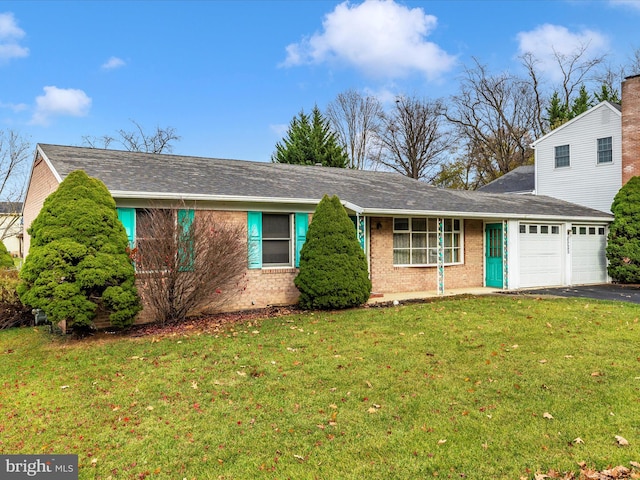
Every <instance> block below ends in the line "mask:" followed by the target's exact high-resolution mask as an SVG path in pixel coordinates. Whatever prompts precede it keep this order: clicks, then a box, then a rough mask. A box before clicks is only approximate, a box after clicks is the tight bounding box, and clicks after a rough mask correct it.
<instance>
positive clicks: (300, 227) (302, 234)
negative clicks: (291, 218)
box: [295, 213, 309, 267]
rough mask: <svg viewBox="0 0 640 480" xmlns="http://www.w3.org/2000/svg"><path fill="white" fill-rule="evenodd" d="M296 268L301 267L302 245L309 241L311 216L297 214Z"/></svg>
mask: <svg viewBox="0 0 640 480" xmlns="http://www.w3.org/2000/svg"><path fill="white" fill-rule="evenodd" d="M295 221H296V264H295V265H296V267H299V266H300V251H301V250H302V245H304V242H306V240H307V230H308V228H309V214H308V213H296V220H295Z"/></svg>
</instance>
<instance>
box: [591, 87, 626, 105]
mask: <svg viewBox="0 0 640 480" xmlns="http://www.w3.org/2000/svg"><path fill="white" fill-rule="evenodd" d="M593 98H595V99H596V100H597V101H598V102H604V101H608V102H611V103H618V104H619V103H620V97H619V96H618V91H617V90H616V89H613V90H612V89H610V88H609V87H608V86H607V85H606V84H605V83H603V84H602V87H601V88H600V91H599V92H595V93H594V94H593Z"/></svg>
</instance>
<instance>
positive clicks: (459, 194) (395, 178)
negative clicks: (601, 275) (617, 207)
mask: <svg viewBox="0 0 640 480" xmlns="http://www.w3.org/2000/svg"><path fill="white" fill-rule="evenodd" d="M38 151H39V152H40V154H41V155H42V156H43V158H44V160H45V161H46V162H47V163H48V165H49V167H50V168H51V170H52V172H53V174H54V175H55V176H56V178H57V179H58V181H62V180H63V179H64V178H65V177H66V176H67V175H68V174H69V173H71V172H72V171H74V170H84V171H85V172H86V173H87V174H88V175H89V176H92V177H96V178H99V179H100V180H102V182H104V183H105V185H106V186H107V188H108V189H109V191H110V192H111V194H112V195H113V196H114V198H116V199H149V200H154V199H156V200H157V199H182V200H188V201H192V200H198V201H217V202H227V203H230V202H245V203H247V202H259V203H271V204H307V205H309V206H310V207H309V208H310V211H312V209H313V208H315V207H314V206H315V205H316V204H317V203H318V202H319V201H320V200H321V199H322V197H323V196H324V195H325V194H328V195H338V197H339V198H340V200H341V201H342V202H343V203H345V206H346V207H347V208H349V209H351V210H353V211H355V212H358V213H360V214H368V215H399V214H400V215H443V216H445V215H449V216H455V215H459V216H462V215H464V216H466V217H470V218H529V217H530V218H554V219H578V220H587V219H590V220H599V221H603V220H604V221H607V220H611V219H612V217H611V216H610V215H608V214H605V213H602V212H600V211H598V210H593V209H590V208H586V207H580V206H578V205H574V204H571V203H567V202H563V201H560V200H556V199H553V198H550V197H538V196H529V195H497V194H485V193H481V192H469V191H459V190H446V189H441V188H436V187H433V186H430V185H427V184H425V183H424V182H420V181H418V180H414V179H411V178H408V177H405V176H402V175H400V174H397V173H389V172H373V171H364V170H351V169H342V168H331V167H318V166H302V165H288V164H279V163H265V162H250V161H243V160H225V159H212V158H202V157H187V156H178V155H168V154H149V153H137V152H127V151H116V150H103V149H94V148H83V147H66V146H57V145H45V144H39V145H38Z"/></svg>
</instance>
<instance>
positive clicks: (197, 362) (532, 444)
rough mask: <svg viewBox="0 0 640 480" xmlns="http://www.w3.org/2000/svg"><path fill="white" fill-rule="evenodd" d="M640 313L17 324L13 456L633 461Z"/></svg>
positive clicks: (476, 307) (334, 471)
mask: <svg viewBox="0 0 640 480" xmlns="http://www.w3.org/2000/svg"><path fill="white" fill-rule="evenodd" d="M639 317H640V307H639V306H635V305H630V304H622V303H606V302H596V301H585V300H536V299H527V298H519V297H493V296H492V297H481V298H466V299H450V300H442V301H438V302H434V303H426V304H416V305H410V306H401V307H393V308H370V309H360V310H351V311H345V312H340V313H333V312H331V313H314V314H305V315H295V316H287V317H280V318H273V319H266V320H263V321H261V322H259V323H255V322H254V323H253V324H244V325H236V326H234V327H233V328H229V330H228V331H227V332H226V333H224V334H220V335H218V336H215V335H211V334H198V333H196V332H192V333H190V334H188V335H184V334H181V335H169V336H165V337H143V338H121V337H112V338H106V339H105V338H101V339H89V340H84V341H72V340H70V339H61V338H58V337H52V336H50V335H49V334H48V333H46V332H45V331H44V330H42V329H41V330H34V329H33V328H30V329H19V330H9V331H4V332H0V365H1V372H0V453H2V454H9V453H25V454H26V453H56V454H66V453H74V454H78V455H79V462H80V478H81V479H89V478H91V479H109V478H111V479H121V478H122V479H140V478H149V479H183V478H187V479H192V478H196V479H209V478H223V479H246V478H257V479H260V478H264V479H275V478H278V479H285V478H292V479H307V478H308V479H313V478H319V479H377V478H379V479H389V478H397V479H409V478H411V479H413V478H431V477H439V478H475V479H487V478H505V479H519V478H522V477H524V478H533V474H534V473H535V472H547V471H548V470H549V469H552V468H553V469H555V470H558V471H569V470H573V471H577V470H578V467H577V463H578V462H581V461H584V462H586V463H587V464H588V465H589V466H590V467H592V468H598V469H603V468H606V467H607V466H615V465H625V466H629V462H630V461H639V460H640V348H639V346H640V325H639V323H638V318H639ZM545 413H548V414H550V415H551V416H552V417H553V418H552V419H549V418H545V416H544V414H545ZM616 435H620V436H622V437H624V438H626V439H627V440H628V441H629V443H630V445H629V446H626V447H620V446H618V445H617V444H616V440H615V436H616ZM577 437H580V438H581V439H582V440H583V441H584V443H578V444H576V443H573V442H572V441H573V440H574V439H576V438H577Z"/></svg>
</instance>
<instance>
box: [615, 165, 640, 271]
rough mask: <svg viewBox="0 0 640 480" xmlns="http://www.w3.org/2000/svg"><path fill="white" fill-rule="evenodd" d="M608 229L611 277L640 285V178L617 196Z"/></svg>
mask: <svg viewBox="0 0 640 480" xmlns="http://www.w3.org/2000/svg"><path fill="white" fill-rule="evenodd" d="M611 212H612V213H613V215H614V220H613V223H612V224H611V227H610V229H609V239H608V242H607V259H608V260H609V267H608V270H609V275H611V278H613V279H614V280H615V281H618V282H621V283H640V177H633V178H631V179H630V180H629V181H628V182H627V183H626V184H625V185H623V187H622V188H621V189H620V191H619V192H618V193H617V194H616V196H615V198H614V199H613V204H612V205H611Z"/></svg>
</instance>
